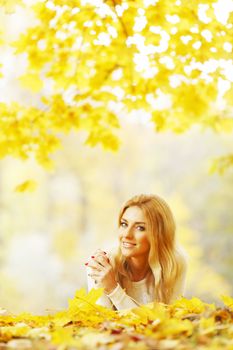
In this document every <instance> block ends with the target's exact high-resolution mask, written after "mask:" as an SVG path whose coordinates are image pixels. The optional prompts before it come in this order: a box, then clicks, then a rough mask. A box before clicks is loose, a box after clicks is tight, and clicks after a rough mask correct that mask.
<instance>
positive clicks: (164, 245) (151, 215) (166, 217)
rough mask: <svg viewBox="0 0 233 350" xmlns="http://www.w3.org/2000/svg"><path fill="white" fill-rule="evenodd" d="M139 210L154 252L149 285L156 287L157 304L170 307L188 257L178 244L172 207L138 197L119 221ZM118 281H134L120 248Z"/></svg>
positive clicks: (116, 265)
mask: <svg viewBox="0 0 233 350" xmlns="http://www.w3.org/2000/svg"><path fill="white" fill-rule="evenodd" d="M132 206H137V207H139V208H140V209H141V210H142V212H143V214H144V216H145V218H146V219H147V232H148V241H149V243H150V251H149V256H148V263H149V266H150V272H149V278H148V285H149V283H153V284H154V287H155V288H154V291H155V292H154V293H155V294H154V300H155V301H158V302H162V303H165V304H169V302H170V301H171V297H172V293H173V289H174V285H175V282H176V280H177V278H178V277H179V276H180V274H181V273H182V268H183V265H184V255H183V254H182V250H180V248H181V247H180V248H179V247H178V245H177V244H176V241H175V231H176V225H175V220H174V217H173V214H172V212H171V210H170V208H169V206H168V204H167V203H166V202H165V201H164V200H163V199H162V198H160V197H159V196H157V195H145V194H141V195H136V196H134V197H132V198H131V199H129V200H128V201H127V202H126V203H125V204H124V205H123V207H122V208H121V210H120V213H119V219H118V226H120V223H121V218H122V216H123V214H124V212H125V210H126V209H127V208H129V207H132ZM113 265H114V270H115V273H116V278H117V280H118V282H119V284H120V285H121V287H124V286H125V281H126V280H127V281H128V282H129V281H131V280H132V275H131V273H130V270H129V262H128V260H127V258H126V257H125V256H123V255H122V253H121V248H120V245H119V247H118V249H117V251H116V253H115V254H114V256H113Z"/></svg>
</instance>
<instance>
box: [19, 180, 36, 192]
mask: <svg viewBox="0 0 233 350" xmlns="http://www.w3.org/2000/svg"><path fill="white" fill-rule="evenodd" d="M36 187H37V183H36V182H35V181H34V180H27V181H24V182H23V183H21V184H20V185H17V186H16V188H15V192H34V191H35V189H36Z"/></svg>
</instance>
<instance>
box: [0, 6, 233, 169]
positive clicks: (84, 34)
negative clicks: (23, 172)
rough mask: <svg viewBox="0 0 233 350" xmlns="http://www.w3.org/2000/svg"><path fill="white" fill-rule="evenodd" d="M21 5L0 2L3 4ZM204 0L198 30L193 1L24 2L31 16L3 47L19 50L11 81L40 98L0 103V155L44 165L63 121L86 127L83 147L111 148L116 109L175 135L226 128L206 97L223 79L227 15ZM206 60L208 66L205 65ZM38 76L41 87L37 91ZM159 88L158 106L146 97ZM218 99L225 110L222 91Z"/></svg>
mask: <svg viewBox="0 0 233 350" xmlns="http://www.w3.org/2000/svg"><path fill="white" fill-rule="evenodd" d="M21 3H22V1H21V0H18V1H16V0H9V1H2V4H3V6H5V7H7V6H8V7H10V8H11V9H16V8H17V5H18V4H21ZM213 3H214V2H213V1H212V0H209V1H208V2H207V4H208V6H207V11H206V15H207V17H208V28H207V25H206V23H205V21H203V19H202V18H201V16H200V13H199V9H200V5H202V2H201V1H181V3H180V2H179V1H177V2H173V1H171V0H166V1H154V2H148V3H147V2H145V1H142V0H137V1H131V0H127V1H124V2H122V1H110V0H109V1H105V2H103V3H101V2H100V3H98V2H97V3H96V2H91V1H88V2H87V4H85V5H83V3H82V2H81V1H69V2H67V1H63V0H52V1H50V2H49V6H47V2H38V3H36V4H35V5H33V6H32V10H33V11H34V14H35V16H36V18H37V20H38V22H37V23H36V24H35V25H34V27H30V28H28V29H27V30H26V31H25V32H24V33H20V36H19V39H18V40H17V42H13V43H9V45H11V46H12V47H13V48H15V53H14V54H15V55H16V56H17V55H18V54H21V53H25V54H26V55H27V61H28V67H27V70H26V73H25V74H24V75H23V76H22V77H20V78H19V80H20V81H21V84H22V85H23V87H25V88H27V89H30V90H31V91H33V92H34V93H38V92H39V93H40V96H41V103H42V104H44V100H45V98H46V99H47V103H45V106H43V107H42V108H41V106H40V108H39V107H34V108H28V107H25V106H21V105H17V107H16V106H15V105H13V104H9V105H7V106H5V107H4V108H3V109H5V113H4V114H5V116H4V118H5V119H4V122H2V121H0V127H1V130H2V134H3V135H4V132H7V133H8V134H9V141H8V140H6V138H5V137H4V136H2V135H1V137H0V156H1V157H4V156H6V155H9V154H10V155H13V156H15V157H20V158H24V159H25V158H27V157H28V155H29V153H30V154H31V155H32V154H33V155H35V158H36V159H37V160H38V161H39V162H40V164H42V165H44V166H45V167H48V168H51V166H52V165H51V164H50V162H49V155H50V153H51V152H53V151H54V150H55V149H57V147H59V144H60V143H59V138H58V137H57V132H58V131H59V132H60V131H62V132H69V131H70V130H71V129H73V128H74V129H76V130H80V129H85V130H86V131H87V134H88V136H87V139H86V144H88V145H90V146H92V147H94V146H96V145H98V144H101V145H102V146H103V147H104V149H111V150H113V151H115V150H117V149H118V148H119V144H120V143H119V140H118V136H117V135H115V129H116V128H119V117H118V110H120V111H124V112H125V111H127V112H132V111H134V110H135V109H143V110H145V111H147V112H150V113H151V116H152V119H151V120H152V122H154V123H155V128H156V130H157V131H164V130H173V131H174V132H177V133H182V132H184V131H186V130H188V129H189V128H191V127H192V126H193V125H195V124H197V125H200V126H203V127H204V128H209V127H210V128H214V130H216V131H217V132H222V131H226V130H229V128H231V127H232V118H231V113H229V115H224V116H222V112H221V111H220V110H219V111H218V110H217V109H216V108H217V107H216V103H215V101H216V100H217V97H218V80H219V78H224V79H225V80H226V81H230V80H229V78H228V76H226V73H224V72H223V70H222V62H223V61H222V60H226V61H228V63H229V62H230V60H231V59H232V53H231V52H230V49H228V50H226V49H225V44H227V43H228V44H229V43H231V38H232V27H230V26H229V24H231V19H232V15H230V16H229V19H228V23H227V24H224V23H221V22H219V21H218V19H217V17H216V14H215V12H214V10H213ZM8 9H9V8H8ZM140 21H141V22H140ZM142 23H143V24H142ZM228 46H229V45H228ZM212 63H213V64H212ZM209 64H212V66H211V69H210V71H209V72H205V66H208V65H209ZM48 79H49V81H50V84H51V85H50V86H51V87H52V91H51V92H50V93H49V94H48V92H46V89H43V87H44V86H46V83H47V80H48ZM161 92H162V93H163V94H164V95H165V96H166V98H167V99H168V100H170V102H171V105H169V104H168V106H167V107H166V108H164V109H163V110H161V108H160V106H159V105H156V104H155V103H150V102H149V99H148V96H150V97H153V98H154V100H156V99H157V98H158V97H159V94H160V93H161ZM67 96H68V97H67ZM224 100H225V102H226V105H227V106H229V108H230V107H231V106H232V100H233V99H232V90H231V89H230V90H228V92H226V94H225V96H224ZM87 105H88V108H86V107H87ZM112 105H114V106H117V107H119V109H115V108H112ZM0 109H1V108H0ZM116 111H117V112H116ZM29 113H30V115H29ZM1 115H2V114H1ZM219 115H220V117H219V118H218V116H219ZM216 116H217V118H216ZM15 125H16V129H15V131H13V126H15ZM2 126H3V128H2ZM28 130H32V135H31V136H30V135H29V134H28ZM52 137H53V141H52V142H50V140H51V138H52ZM19 145H22V146H19Z"/></svg>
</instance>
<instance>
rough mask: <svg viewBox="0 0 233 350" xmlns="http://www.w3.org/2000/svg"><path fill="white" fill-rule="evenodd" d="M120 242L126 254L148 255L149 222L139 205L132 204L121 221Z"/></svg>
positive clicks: (134, 255)
mask: <svg viewBox="0 0 233 350" xmlns="http://www.w3.org/2000/svg"><path fill="white" fill-rule="evenodd" d="M119 242H120V247H121V252H122V254H123V255H124V256H127V257H128V256H130V257H136V256H141V255H148V253H149V250H150V243H149V241H148V224H147V220H146V217H145V216H144V214H143V212H142V210H141V209H140V208H139V207H137V206H132V207H129V208H127V209H126V210H125V212H124V214H123V216H122V218H121V221H120V227H119Z"/></svg>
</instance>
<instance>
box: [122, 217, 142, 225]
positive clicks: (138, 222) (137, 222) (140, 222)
mask: <svg viewBox="0 0 233 350" xmlns="http://www.w3.org/2000/svg"><path fill="white" fill-rule="evenodd" d="M121 220H124V221H126V222H128V221H127V220H126V219H124V218H121ZM135 224H144V225H145V222H143V221H136V222H135Z"/></svg>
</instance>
